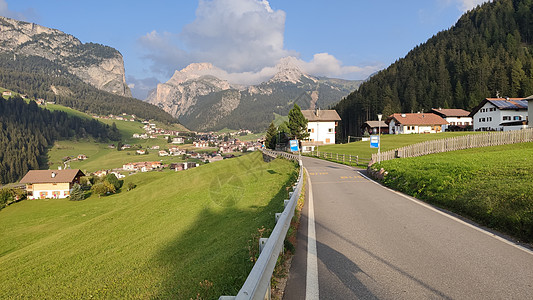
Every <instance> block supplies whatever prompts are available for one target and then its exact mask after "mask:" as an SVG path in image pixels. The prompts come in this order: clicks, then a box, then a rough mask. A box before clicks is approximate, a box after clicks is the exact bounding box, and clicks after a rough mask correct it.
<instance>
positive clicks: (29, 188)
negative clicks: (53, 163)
mask: <svg viewBox="0 0 533 300" xmlns="http://www.w3.org/2000/svg"><path fill="white" fill-rule="evenodd" d="M82 176H85V174H83V172H82V171H80V170H79V169H66V170H30V171H28V173H26V175H24V177H23V178H22V179H21V180H20V183H23V184H26V192H27V197H28V199H46V198H55V199H59V198H67V197H69V196H70V191H71V190H72V187H73V185H74V183H78V184H79V183H80V178H81V177H82Z"/></svg>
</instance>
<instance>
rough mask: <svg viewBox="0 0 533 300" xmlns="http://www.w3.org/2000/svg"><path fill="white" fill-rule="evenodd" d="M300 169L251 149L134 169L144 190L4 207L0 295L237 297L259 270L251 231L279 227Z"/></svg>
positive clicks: (0, 213)
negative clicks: (206, 160)
mask: <svg viewBox="0 0 533 300" xmlns="http://www.w3.org/2000/svg"><path fill="white" fill-rule="evenodd" d="M295 170H296V167H295V165H294V164H293V163H291V162H288V161H285V160H275V161H273V162H271V163H268V164H267V163H264V162H263V161H262V159H261V154H259V153H253V154H249V155H245V156H242V157H240V158H235V159H230V160H224V161H221V162H217V163H213V164H208V165H205V166H202V167H199V168H195V169H191V170H187V171H181V172H173V173H171V172H150V173H142V174H136V175H133V176H128V177H126V183H125V184H128V182H130V181H131V182H134V183H135V184H137V188H135V189H133V190H131V191H125V190H124V191H122V192H121V193H118V194H116V195H112V196H107V197H102V198H98V197H97V196H92V197H90V198H88V199H86V200H84V201H79V202H72V201H68V200H64V199H56V200H25V201H22V202H19V203H16V204H13V205H10V206H8V207H6V208H5V209H3V210H2V211H0V236H1V237H2V238H1V239H0V270H2V272H1V274H2V278H4V280H3V283H2V288H1V289H0V298H2V299H11V298H33V299H80V298H83V299H87V298H97V299H104V298H105V299H118V298H120V299H121V298H141V299H147V298H151V299H190V298H192V299H196V297H197V296H199V297H201V298H202V299H205V298H210V299H216V298H218V296H220V295H235V294H236V293H237V291H238V289H239V288H240V286H241V285H242V284H243V282H244V280H245V278H246V276H247V274H248V272H249V271H250V269H251V267H252V264H251V262H250V254H249V250H248V242H249V240H250V237H251V236H252V234H253V233H254V232H257V228H260V227H261V226H263V225H264V226H266V227H272V226H273V225H274V213H275V212H280V211H282V209H283V199H286V198H287V189H286V187H287V186H288V185H289V184H290V182H291V181H292V180H294V179H295V172H296V171H295ZM272 199H273V200H272ZM201 282H203V283H202V284H200V283H201ZM211 285H212V286H211Z"/></svg>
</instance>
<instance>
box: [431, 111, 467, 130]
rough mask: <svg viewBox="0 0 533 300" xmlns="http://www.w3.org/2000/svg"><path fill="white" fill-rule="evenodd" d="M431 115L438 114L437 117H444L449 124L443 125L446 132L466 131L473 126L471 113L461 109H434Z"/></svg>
mask: <svg viewBox="0 0 533 300" xmlns="http://www.w3.org/2000/svg"><path fill="white" fill-rule="evenodd" d="M431 113H434V114H436V115H437V116H440V117H442V118H443V119H444V120H446V121H447V122H448V123H449V124H448V125H443V127H444V131H446V130H448V129H451V130H454V129H457V128H461V129H466V128H467V126H471V125H472V117H471V116H470V112H468V111H466V110H464V109H459V108H434V109H432V110H431Z"/></svg>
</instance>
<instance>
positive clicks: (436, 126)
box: [385, 113, 448, 134]
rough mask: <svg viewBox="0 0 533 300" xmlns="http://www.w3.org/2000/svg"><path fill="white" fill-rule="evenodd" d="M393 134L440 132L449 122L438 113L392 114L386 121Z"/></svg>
mask: <svg viewBox="0 0 533 300" xmlns="http://www.w3.org/2000/svg"><path fill="white" fill-rule="evenodd" d="M385 122H386V123H387V124H389V133H391V134H409V133H438V132H443V131H444V129H443V126H444V125H448V122H447V121H446V120H444V119H443V118H442V117H440V116H437V115H436V114H428V113H416V114H392V115H390V116H389V117H388V118H387V121H385Z"/></svg>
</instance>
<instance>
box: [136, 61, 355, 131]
mask: <svg viewBox="0 0 533 300" xmlns="http://www.w3.org/2000/svg"><path fill="white" fill-rule="evenodd" d="M294 61H295V59H294V58H290V57H289V58H286V59H282V60H281V61H280V63H279V64H278V65H277V66H276V69H277V72H276V74H274V76H273V77H272V78H271V79H270V80H268V81H266V82H263V83H260V84H258V85H251V86H247V87H245V86H235V85H231V84H230V83H228V81H226V80H222V79H219V78H218V77H217V76H219V75H220V74H223V73H224V72H223V71H222V70H220V69H218V68H216V67H214V66H213V65H211V64H209V63H195V64H191V65H189V66H187V67H186V68H184V69H182V70H180V71H176V72H175V73H174V75H173V76H172V78H170V80H168V81H167V82H166V83H161V84H158V85H157V88H156V89H154V90H153V91H152V92H151V93H150V95H148V99H147V100H146V101H148V102H149V103H151V104H154V105H156V106H158V107H160V108H162V109H164V110H165V111H167V112H168V113H170V114H171V115H173V116H174V117H177V118H178V119H179V120H180V123H182V124H184V125H185V126H186V127H187V128H189V129H193V130H200V131H204V130H218V129H222V128H225V127H227V128H231V129H250V130H258V131H260V130H264V129H265V128H266V127H267V126H268V124H269V123H270V121H271V120H272V119H273V118H274V113H276V114H280V115H287V113H288V111H289V110H290V109H291V108H292V107H293V105H294V104H298V105H299V106H300V107H301V108H302V109H309V108H311V109H312V108H314V107H315V106H317V105H318V106H319V107H322V108H326V107H329V106H330V105H332V104H335V103H337V102H338V101H339V100H340V99H341V98H342V97H345V96H346V95H348V94H349V93H351V92H352V91H353V90H355V89H357V87H358V86H359V84H360V81H349V80H339V79H329V78H319V77H315V76H311V75H308V74H305V73H304V72H303V71H302V70H301V69H300V68H299V67H298V66H297V64H296V63H295V62H294Z"/></svg>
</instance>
